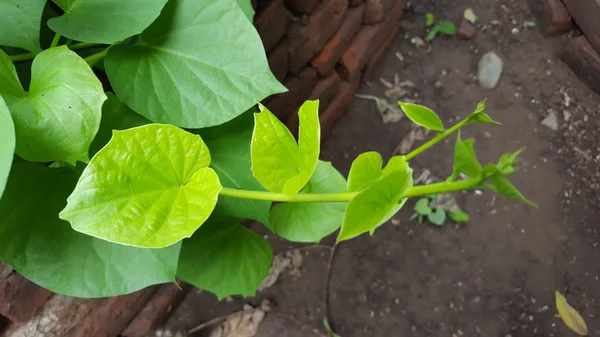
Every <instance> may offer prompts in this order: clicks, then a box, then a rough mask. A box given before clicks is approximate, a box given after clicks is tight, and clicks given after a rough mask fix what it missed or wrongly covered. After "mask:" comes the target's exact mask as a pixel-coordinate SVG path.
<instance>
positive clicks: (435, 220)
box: [427, 208, 446, 226]
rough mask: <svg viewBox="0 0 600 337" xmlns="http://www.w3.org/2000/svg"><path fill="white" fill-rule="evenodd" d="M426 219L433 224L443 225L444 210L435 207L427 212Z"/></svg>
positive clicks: (444, 219)
mask: <svg viewBox="0 0 600 337" xmlns="http://www.w3.org/2000/svg"><path fill="white" fill-rule="evenodd" d="M427 220H429V222H431V223H432V224H434V225H438V226H443V225H444V221H446V211H444V210H443V209H441V208H436V209H435V210H434V211H433V212H431V213H429V214H427Z"/></svg>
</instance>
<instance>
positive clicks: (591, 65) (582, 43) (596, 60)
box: [562, 36, 600, 94]
mask: <svg viewBox="0 0 600 337" xmlns="http://www.w3.org/2000/svg"><path fill="white" fill-rule="evenodd" d="M562 60H563V61H564V62H565V63H566V64H568V65H569V67H570V68H571V70H572V71H573V72H574V73H575V74H576V75H577V76H578V77H579V78H580V79H581V80H582V81H583V82H585V83H586V84H587V85H588V86H589V87H590V88H591V89H592V90H594V91H595V92H597V93H599V94H600V55H598V53H597V52H596V51H595V50H594V48H592V46H591V45H590V43H589V41H588V40H587V39H586V37H585V36H579V37H576V38H574V39H572V40H571V42H569V44H568V45H567V46H566V47H565V50H564V52H563V54H562Z"/></svg>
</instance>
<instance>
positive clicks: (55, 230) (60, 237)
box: [0, 163, 181, 297]
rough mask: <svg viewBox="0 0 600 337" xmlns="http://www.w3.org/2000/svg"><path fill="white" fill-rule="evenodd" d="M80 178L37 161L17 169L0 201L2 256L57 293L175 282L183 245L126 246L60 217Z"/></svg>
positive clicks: (110, 292)
mask: <svg viewBox="0 0 600 337" xmlns="http://www.w3.org/2000/svg"><path fill="white" fill-rule="evenodd" d="M77 177H78V174H77V173H76V171H75V170H73V169H71V168H58V169H52V168H48V167H45V166H42V165H39V164H35V163H19V164H15V165H14V166H13V169H12V171H11V175H10V179H9V182H8V185H7V187H6V191H5V194H4V196H3V197H2V199H1V200H0V214H2V217H0V258H1V259H2V261H3V262H4V263H6V264H8V265H10V266H12V267H14V268H15V269H16V270H17V271H18V272H19V273H21V274H22V275H24V276H25V277H27V278H28V279H30V280H32V281H33V282H35V283H37V284H39V285H41V286H42V287H44V288H47V289H50V290H52V291H54V292H57V293H60V294H65V295H70V296H77V297H106V296H116V295H121V294H127V293H131V292H134V291H137V290H139V289H142V288H145V287H147V286H149V285H152V284H157V283H165V282H172V281H174V280H175V273H176V269H177V259H178V256H179V250H180V247H181V244H180V243H177V244H175V245H173V246H170V247H167V248H161V249H142V248H135V247H128V246H123V245H119V244H115V243H110V242H108V241H104V240H100V239H96V238H93V237H91V236H88V235H84V234H81V233H78V232H76V231H74V230H73V229H72V228H71V227H70V226H69V223H67V222H65V221H63V220H60V219H59V218H58V212H59V211H60V210H61V209H62V208H63V207H64V206H65V204H66V198H67V196H68V195H69V193H70V192H71V191H72V190H73V188H74V187H75V183H76V182H77Z"/></svg>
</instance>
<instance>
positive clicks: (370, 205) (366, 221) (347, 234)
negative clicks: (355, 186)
mask: <svg viewBox="0 0 600 337" xmlns="http://www.w3.org/2000/svg"><path fill="white" fill-rule="evenodd" d="M412 184H413V180H412V170H411V169H406V170H404V171H396V172H392V173H390V174H389V175H387V176H385V177H382V178H381V179H379V180H378V181H376V182H375V183H373V184H372V185H371V186H369V187H368V188H367V189H365V190H364V191H362V192H360V193H359V194H358V195H357V196H355V197H354V198H353V199H352V200H351V201H350V203H349V204H348V207H347V208H346V214H345V215H344V223H343V224H342V229H341V231H340V234H339V236H338V238H337V241H338V242H340V241H344V240H348V239H352V238H354V237H356V236H358V235H360V234H362V233H365V232H368V231H370V230H371V229H374V228H377V227H379V226H380V225H381V224H382V223H384V222H385V221H387V220H388V219H390V218H391V217H392V216H394V214H396V212H398V211H399V210H400V208H402V206H403V205H404V203H405V202H406V198H402V195H403V193H404V191H405V190H406V189H407V188H409V187H411V186H412Z"/></svg>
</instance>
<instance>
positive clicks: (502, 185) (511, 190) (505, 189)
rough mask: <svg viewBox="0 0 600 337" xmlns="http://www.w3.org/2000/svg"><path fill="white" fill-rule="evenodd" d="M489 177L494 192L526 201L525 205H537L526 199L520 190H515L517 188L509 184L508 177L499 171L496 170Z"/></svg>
mask: <svg viewBox="0 0 600 337" xmlns="http://www.w3.org/2000/svg"><path fill="white" fill-rule="evenodd" d="M490 179H491V181H492V183H493V184H494V185H493V190H494V191H495V192H496V193H498V194H502V195H505V196H507V197H509V198H513V199H515V200H518V201H520V202H523V203H526V204H527V205H530V206H533V207H538V205H537V204H536V203H535V202H533V201H531V200H529V199H527V198H526V197H525V196H524V195H523V194H521V192H519V190H517V188H516V187H515V186H514V185H513V184H511V183H510V181H508V179H506V178H505V177H504V176H503V175H502V174H501V173H500V172H497V173H496V174H494V175H492V176H491V177H490Z"/></svg>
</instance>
